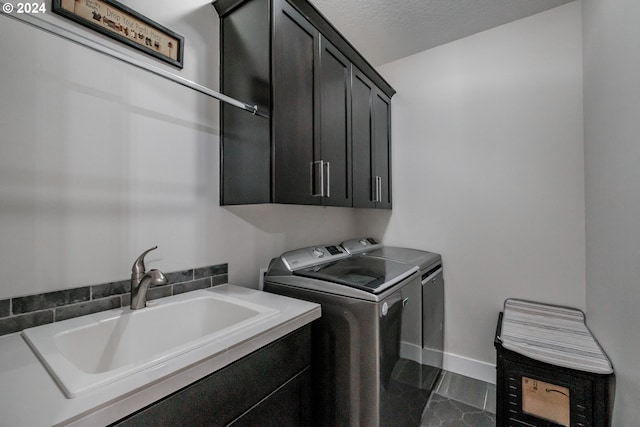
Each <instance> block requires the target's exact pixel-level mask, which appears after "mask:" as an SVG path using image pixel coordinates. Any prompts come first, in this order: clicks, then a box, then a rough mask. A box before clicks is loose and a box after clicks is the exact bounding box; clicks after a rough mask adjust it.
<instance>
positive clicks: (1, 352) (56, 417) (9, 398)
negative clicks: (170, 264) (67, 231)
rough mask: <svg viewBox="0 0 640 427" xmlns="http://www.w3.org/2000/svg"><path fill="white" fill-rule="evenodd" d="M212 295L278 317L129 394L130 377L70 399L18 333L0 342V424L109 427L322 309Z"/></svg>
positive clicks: (250, 296)
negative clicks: (263, 308) (273, 312)
mask: <svg viewBox="0 0 640 427" xmlns="http://www.w3.org/2000/svg"><path fill="white" fill-rule="evenodd" d="M211 292H214V293H220V294H223V295H227V296H231V297H235V298H240V299H243V300H246V301H249V302H252V303H255V304H261V305H264V306H267V307H271V308H275V309H277V310H279V313H278V315H277V316H275V317H273V318H270V319H268V320H267V321H265V322H264V323H261V324H259V325H251V326H249V327H247V328H246V329H245V330H243V331H242V332H240V333H238V334H234V335H233V337H229V338H228V339H229V343H228V346H227V347H226V350H225V351H223V352H218V353H216V354H213V355H211V356H209V357H205V358H203V359H202V360H200V361H199V362H197V363H195V364H193V365H191V366H189V367H187V368H186V369H183V370H181V371H179V372H174V373H168V374H166V375H165V376H158V375H157V373H156V372H155V369H154V368H153V367H152V368H149V369H148V370H149V371H150V375H153V377H154V378H153V381H151V382H149V383H147V384H144V385H141V386H140V387H138V388H137V389H136V390H134V391H132V392H123V390H127V389H131V384H130V383H129V384H126V382H127V381H128V380H129V378H125V379H122V380H120V381H118V382H116V383H113V384H110V385H106V386H104V387H102V388H100V389H97V390H95V391H92V392H89V393H87V394H85V395H83V396H79V397H76V398H73V399H69V398H67V397H66V396H65V395H64V393H63V392H62V391H61V390H60V389H59V388H58V386H57V384H56V382H55V381H54V380H53V378H52V377H51V376H50V375H49V373H48V371H47V370H46V368H45V367H44V366H43V365H42V363H41V362H40V360H39V359H38V357H37V356H36V355H35V354H34V353H33V351H32V350H31V348H30V347H29V346H28V345H27V343H26V342H25V341H24V339H23V338H22V335H21V334H19V333H18V334H12V335H6V336H4V337H0V416H1V417H2V418H1V419H0V425H12V426H31V427H37V426H51V425H78V426H82V425H86V426H89V425H91V426H95V425H107V424H110V423H113V422H115V421H117V420H119V419H121V418H123V417H125V416H127V415H129V414H131V413H133V412H135V411H137V410H139V409H142V408H144V407H146V406H148V405H150V404H151V403H153V402H155V401H158V400H159V399H162V398H163V397H165V396H167V395H169V394H171V393H173V392H175V391H177V390H179V389H181V388H183V387H185V386H187V385H189V384H191V383H193V382H195V381H197V380H199V379H200V378H203V377H205V376H206V375H209V374H211V373H213V372H215V371H217V370H219V369H221V368H223V367H225V366H227V365H229V364H231V363H233V362H234V361H236V360H238V359H240V358H242V357H244V356H246V355H248V354H250V353H252V352H254V351H255V350H257V349H259V348H261V347H263V346H265V345H267V344H269V343H271V342H273V341H275V340H277V339H279V338H281V337H283V336H285V335H287V334H288V333H290V332H293V331H295V330H296V329H298V328H300V327H302V326H304V325H306V324H308V323H310V322H312V321H313V320H315V319H318V318H319V317H320V306H319V305H318V304H313V303H310V302H306V301H301V300H296V299H292V298H288V297H284V296H280V295H275V294H270V293H267V292H261V291H257V290H254V289H249V288H243V287H239V286H233V285H223V286H218V287H215V288H211Z"/></svg>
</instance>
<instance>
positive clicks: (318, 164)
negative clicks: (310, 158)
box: [311, 160, 324, 197]
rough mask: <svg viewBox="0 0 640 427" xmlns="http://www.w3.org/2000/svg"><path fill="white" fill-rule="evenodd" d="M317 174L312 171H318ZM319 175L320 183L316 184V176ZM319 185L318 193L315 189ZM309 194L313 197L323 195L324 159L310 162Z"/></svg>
mask: <svg viewBox="0 0 640 427" xmlns="http://www.w3.org/2000/svg"><path fill="white" fill-rule="evenodd" d="M318 171H319V174H314V172H318ZM317 176H320V185H319V186H316V185H315V183H316V177H317ZM317 187H320V193H316V192H315V189H316V188H317ZM311 196H313V197H324V161H323V160H316V161H314V162H311Z"/></svg>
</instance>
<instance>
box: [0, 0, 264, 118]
mask: <svg viewBox="0 0 640 427" xmlns="http://www.w3.org/2000/svg"><path fill="white" fill-rule="evenodd" d="M5 4H8V3H5V2H3V1H0V7H2V12H0V13H1V14H2V15H4V16H7V17H9V18H13V19H16V20H18V21H20V22H23V23H25V24H28V25H31V26H33V27H36V28H39V29H40V30H43V31H45V32H47V33H50V34H54V35H56V36H59V37H62V38H64V39H66V40H69V41H71V42H74V43H77V44H79V45H82V46H85V47H87V48H89V49H91V50H94V51H96V52H100V53H103V54H105V55H107V56H110V57H112V58H115V59H119V60H120V61H123V62H126V63H127V64H130V65H133V66H134V67H137V68H140V69H143V70H146V71H149V72H150V73H152V74H155V75H156V76H160V77H163V78H165V79H167V80H171V81H172V82H175V83H178V84H179V85H182V86H185V87H188V88H190V89H193V90H195V91H196V92H200V93H202V94H204V95H207V96H210V97H212V98H215V99H217V100H219V101H222V102H226V103H227V104H230V105H233V106H234V107H237V108H241V109H243V110H246V111H249V112H250V113H252V114H254V115H256V116H260V117H264V118H268V117H269V116H268V115H266V114H264V113H263V112H261V111H259V110H258V106H257V105H251V104H247V103H245V102H242V101H238V100H237V99H235V98H231V97H230V96H227V95H225V94H222V93H220V92H216V91H215V90H212V89H209V88H208V87H205V86H202V85H199V84H198V83H195V82H192V81H191V80H187V79H185V78H184V77H180V76H178V75H176V74H173V73H170V72H169V71H166V70H164V69H162V68H160V67H156V66H155V65H153V64H149V63H147V62H145V61H141V60H140V59H137V58H135V57H133V56H129V55H127V54H126V53H123V52H119V51H117V50H116V49H113V48H111V47H109V46H107V45H105V44H102V43H100V42H99V41H97V40H91V39H89V38H88V37H85V36H83V35H81V34H78V33H75V32H73V31H71V30H68V29H66V28H63V27H61V26H59V25H56V24H53V23H51V22H48V21H45V20H44V19H41V18H38V17H37V15H36V14H29V13H25V14H20V15H17V14H11V13H6V12H5Z"/></svg>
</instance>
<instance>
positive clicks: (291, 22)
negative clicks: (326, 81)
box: [271, 1, 321, 205]
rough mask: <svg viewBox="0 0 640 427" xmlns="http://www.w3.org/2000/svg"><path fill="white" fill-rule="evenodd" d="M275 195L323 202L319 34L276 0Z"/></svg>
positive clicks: (281, 198) (285, 200)
mask: <svg viewBox="0 0 640 427" xmlns="http://www.w3.org/2000/svg"><path fill="white" fill-rule="evenodd" d="M274 6H275V8H274V29H273V31H274V43H273V82H272V88H273V110H272V114H271V118H272V122H273V126H272V129H271V131H272V133H273V147H272V148H273V201H274V202H276V203H292V204H303V205H312V204H320V202H321V199H320V198H319V197H315V196H314V195H313V194H314V193H313V192H312V191H313V189H312V173H313V166H314V161H316V160H317V158H316V152H317V151H318V149H317V145H318V143H319V141H318V139H317V135H316V133H317V132H316V131H315V128H314V125H315V115H316V114H317V97H318V94H317V88H316V85H315V78H314V76H315V70H316V69H317V68H318V63H319V58H318V56H319V53H318V49H317V45H318V43H319V37H320V34H319V33H318V30H316V29H315V28H314V27H313V25H311V24H310V23H309V21H307V20H306V19H304V17H302V15H300V14H299V13H298V12H297V11H296V10H295V9H294V8H293V7H292V6H291V5H289V4H288V3H287V2H285V1H275V2H274Z"/></svg>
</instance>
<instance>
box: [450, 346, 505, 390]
mask: <svg viewBox="0 0 640 427" xmlns="http://www.w3.org/2000/svg"><path fill="white" fill-rule="evenodd" d="M443 369H444V370H445V371H451V372H455V373H456V374H460V375H464V376H467V377H471V378H475V379H477V380H480V381H484V382H487V383H490V384H495V383H496V365H494V364H492V363H487V362H482V361H480V360H475V359H470V358H468V357H464V356H459V355H457V354H453V353H447V352H445V353H444V360H443Z"/></svg>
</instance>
